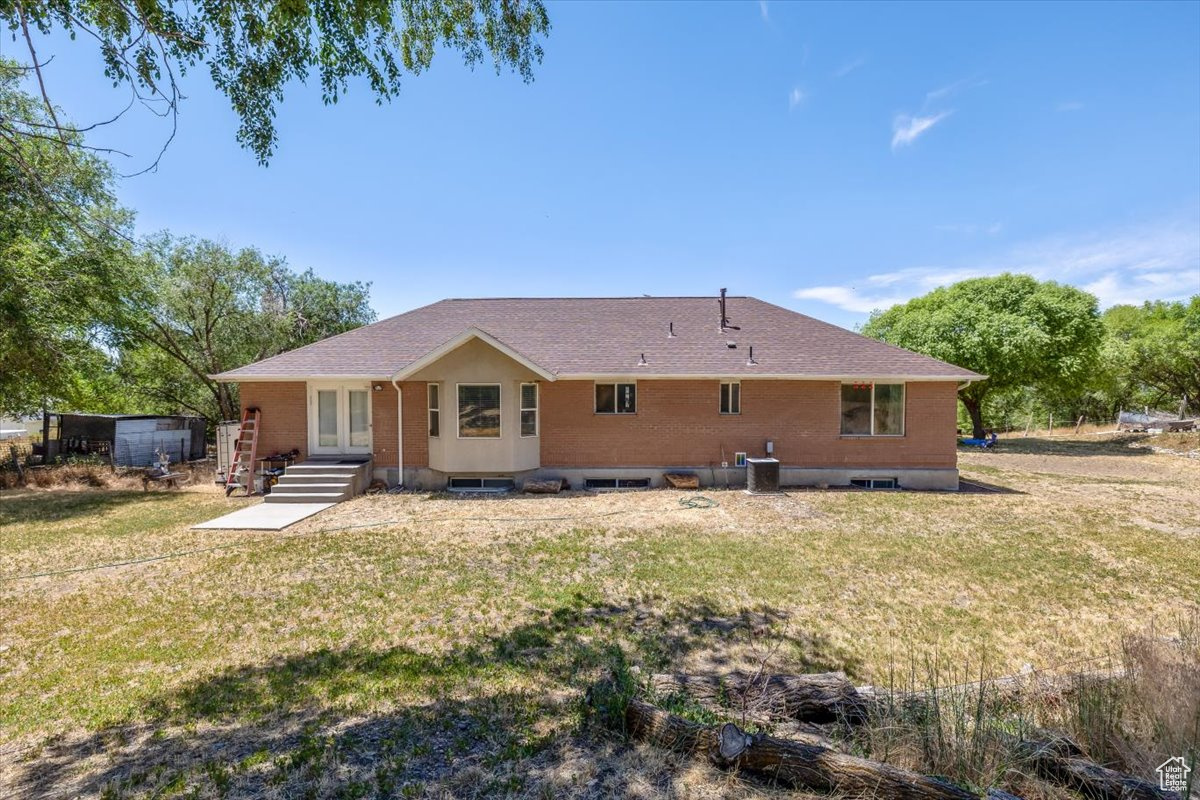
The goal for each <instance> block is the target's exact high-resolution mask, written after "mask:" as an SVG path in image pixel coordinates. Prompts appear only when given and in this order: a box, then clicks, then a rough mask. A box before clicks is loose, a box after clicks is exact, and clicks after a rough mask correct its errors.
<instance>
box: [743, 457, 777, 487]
mask: <svg viewBox="0 0 1200 800" xmlns="http://www.w3.org/2000/svg"><path fill="white" fill-rule="evenodd" d="M746 491H748V492H750V494H776V493H778V492H779V459H777V458H747V459H746Z"/></svg>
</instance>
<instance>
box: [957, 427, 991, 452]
mask: <svg viewBox="0 0 1200 800" xmlns="http://www.w3.org/2000/svg"><path fill="white" fill-rule="evenodd" d="M997 438H999V437H997V436H996V433H995V431H993V432H992V435H991V436H987V437H984V438H983V439H974V438H972V439H959V440H958V443H959V444H962V445H966V446H967V447H978V448H979V449H980V450H987V449H988V448H989V447H991V446H992V445H994V444H995V443H996V439H997Z"/></svg>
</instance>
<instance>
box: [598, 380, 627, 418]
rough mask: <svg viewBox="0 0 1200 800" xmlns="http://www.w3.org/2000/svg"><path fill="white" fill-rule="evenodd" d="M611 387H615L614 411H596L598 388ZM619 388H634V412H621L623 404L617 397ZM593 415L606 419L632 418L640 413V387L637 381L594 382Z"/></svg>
mask: <svg viewBox="0 0 1200 800" xmlns="http://www.w3.org/2000/svg"><path fill="white" fill-rule="evenodd" d="M597 386H611V387H613V410H612V411H598V410H597V409H596V387H597ZM618 386H632V387H633V411H621V410H620V408H621V403H620V402H619V398H618V396H617V392H618V389H617V387H618ZM592 413H593V414H597V415H599V416H604V417H632V416H634V415H635V414H637V413H638V385H637V381H636V380H633V381H593V382H592Z"/></svg>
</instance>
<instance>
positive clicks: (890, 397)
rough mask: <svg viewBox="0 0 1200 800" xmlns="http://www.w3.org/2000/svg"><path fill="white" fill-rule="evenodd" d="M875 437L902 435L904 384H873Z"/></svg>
mask: <svg viewBox="0 0 1200 800" xmlns="http://www.w3.org/2000/svg"><path fill="white" fill-rule="evenodd" d="M873 433H874V434H875V435H876V436H899V435H901V434H902V433H904V384H902V383H877V384H875V430H874V431H873Z"/></svg>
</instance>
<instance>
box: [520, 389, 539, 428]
mask: <svg viewBox="0 0 1200 800" xmlns="http://www.w3.org/2000/svg"><path fill="white" fill-rule="evenodd" d="M526 386H532V387H533V408H526V407H525V387H526ZM520 392H521V396H520V399H519V401H518V402H519V403H520V405H521V408H520V413H519V414H518V415H517V430H519V431H520V432H521V438H522V439H534V438H537V435H538V434H539V433H541V432H542V412H541V406H542V389H541V387H540V386H538V385H537V383H536V382H533V381H526V382H524V383H522V384H521V387H520ZM526 411H532V412H533V433H526V432H525V412H526Z"/></svg>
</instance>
